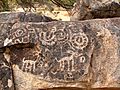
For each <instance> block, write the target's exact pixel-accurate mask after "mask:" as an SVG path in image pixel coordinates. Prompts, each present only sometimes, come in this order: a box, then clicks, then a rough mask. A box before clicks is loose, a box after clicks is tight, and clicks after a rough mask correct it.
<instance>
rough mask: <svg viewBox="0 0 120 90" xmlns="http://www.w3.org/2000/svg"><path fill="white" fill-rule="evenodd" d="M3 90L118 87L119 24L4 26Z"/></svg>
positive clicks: (0, 41)
mask: <svg viewBox="0 0 120 90" xmlns="http://www.w3.org/2000/svg"><path fill="white" fill-rule="evenodd" d="M0 49H1V53H0V58H1V59H0V83H1V84H0V86H2V89H3V90H38V89H46V88H53V87H77V88H103V87H108V88H111V87H120V18H112V19H97V20H86V21H79V22H77V21H76V22H39V23H34V22H27V23H26V22H16V23H12V22H11V23H7V22H5V23H4V22H3V23H2V22H1V23H0Z"/></svg>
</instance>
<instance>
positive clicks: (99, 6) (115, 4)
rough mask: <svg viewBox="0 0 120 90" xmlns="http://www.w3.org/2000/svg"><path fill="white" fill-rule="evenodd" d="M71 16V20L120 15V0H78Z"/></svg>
mask: <svg viewBox="0 0 120 90" xmlns="http://www.w3.org/2000/svg"><path fill="white" fill-rule="evenodd" d="M70 16H71V21H79V20H88V19H95V18H113V17H120V1H119V0H78V1H77V2H76V5H75V7H74V8H73V9H72V11H71V15H70Z"/></svg>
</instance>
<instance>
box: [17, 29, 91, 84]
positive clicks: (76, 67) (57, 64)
mask: <svg viewBox="0 0 120 90" xmlns="http://www.w3.org/2000/svg"><path fill="white" fill-rule="evenodd" d="M18 33H20V34H21V33H22V32H18ZM39 41H40V42H42V43H40V44H41V45H40V49H41V51H40V52H39V53H40V54H38V58H37V59H36V60H34V61H32V60H28V59H26V58H23V63H24V64H23V66H22V69H24V70H25V71H30V72H33V73H34V74H37V75H38V74H39V75H40V78H43V79H46V80H48V81H51V80H57V81H66V82H69V81H70V82H71V81H79V79H80V78H81V77H82V76H83V75H84V73H85V70H84V68H85V67H84V66H85V64H86V63H88V62H89V61H88V58H87V55H86V54H85V53H84V52H85V51H84V49H85V48H87V45H88V42H89V40H88V37H87V35H86V34H85V33H84V32H83V31H82V30H81V29H79V28H77V27H75V31H74V27H72V29H71V28H69V29H66V28H64V29H57V28H56V27H53V28H52V29H48V30H46V31H42V30H41V31H40V32H39ZM79 51H81V52H79ZM26 65H27V66H26ZM31 68H32V69H31ZM32 70H33V71H32Z"/></svg>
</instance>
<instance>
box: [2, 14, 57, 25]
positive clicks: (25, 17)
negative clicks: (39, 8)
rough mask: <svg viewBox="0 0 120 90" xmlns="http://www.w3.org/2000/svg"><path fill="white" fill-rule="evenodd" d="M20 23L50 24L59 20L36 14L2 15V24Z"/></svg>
mask: <svg viewBox="0 0 120 90" xmlns="http://www.w3.org/2000/svg"><path fill="white" fill-rule="evenodd" d="M18 21H19V22H50V21H57V20H55V19H52V18H50V17H47V16H44V15H39V14H34V13H30V12H28V13H25V12H17V13H16V12H15V13H10V12H2V13H0V22H6V23H15V22H18Z"/></svg>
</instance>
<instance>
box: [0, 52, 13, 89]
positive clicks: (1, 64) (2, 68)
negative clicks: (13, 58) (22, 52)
mask: <svg viewBox="0 0 120 90" xmlns="http://www.w3.org/2000/svg"><path fill="white" fill-rule="evenodd" d="M5 53H6V54H5ZM9 59H10V58H9V55H8V53H7V52H5V51H3V50H0V90H14V83H13V82H14V81H13V75H12V74H13V73H12V69H11V65H10V63H9V61H8V60H9Z"/></svg>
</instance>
